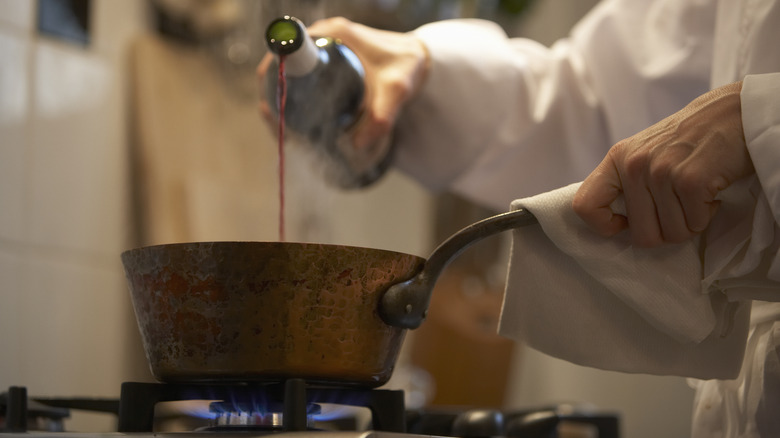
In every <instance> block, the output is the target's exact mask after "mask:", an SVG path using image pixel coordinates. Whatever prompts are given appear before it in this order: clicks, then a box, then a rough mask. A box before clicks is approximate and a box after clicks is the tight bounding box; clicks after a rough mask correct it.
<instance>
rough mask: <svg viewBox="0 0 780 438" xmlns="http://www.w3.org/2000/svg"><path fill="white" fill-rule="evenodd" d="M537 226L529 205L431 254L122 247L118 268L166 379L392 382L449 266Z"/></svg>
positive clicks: (214, 245)
mask: <svg viewBox="0 0 780 438" xmlns="http://www.w3.org/2000/svg"><path fill="white" fill-rule="evenodd" d="M532 223H536V219H535V218H534V216H533V215H531V214H530V213H529V212H527V211H525V210H518V211H513V212H509V213H504V214H501V215H498V216H493V217H491V218H488V219H485V220H482V221H480V222H477V223H475V224H473V225H470V226H468V227H466V228H464V229H463V230H461V231H459V232H458V233H456V234H454V235H453V236H452V237H450V238H449V239H448V240H447V241H445V242H444V243H442V244H441V245H440V246H439V247H438V248H436V250H434V252H433V253H432V254H431V256H430V257H429V258H428V260H425V259H423V258H420V257H417V256H413V255H409V254H402V253H398V252H392V251H385V250H378V249H369V248H359V247H348V246H339V245H323V244H311V243H281V242H195V243H177V244H168V245H157V246H149V247H143V248H137V249H132V250H128V251H125V252H124V253H122V263H123V265H124V268H125V273H126V276H127V281H128V284H129V288H130V292H131V295H132V301H133V307H134V309H135V314H136V318H137V321H138V325H139V329H140V331H141V335H142V339H143V343H144V349H145V351H146V355H147V358H148V360H149V365H150V368H151V370H152V373H153V375H154V376H155V377H156V378H157V379H158V380H160V381H162V382H169V383H174V382H177V383H195V382H226V381H233V382H266V381H267V382H273V381H281V380H284V379H287V378H292V377H295V378H303V379H305V380H307V381H310V382H316V383H325V384H334V385H342V386H363V387H375V386H380V385H382V384H384V383H385V382H387V380H388V379H389V378H390V375H391V374H392V371H393V367H394V365H395V361H396V359H397V357H398V353H399V350H400V348H401V343H402V342H403V338H404V334H405V332H406V329H410V328H416V327H418V326H419V325H420V324H421V323H422V321H423V320H424V318H425V314H426V312H427V309H428V304H429V302H430V297H431V291H432V289H433V286H434V283H435V282H436V279H437V278H438V276H439V274H440V273H441V272H442V271H443V270H444V268H445V267H446V266H447V265H448V264H449V262H450V261H451V260H452V259H453V258H454V257H456V256H457V255H458V254H460V253H461V252H462V251H463V250H465V249H466V248H467V247H468V246H470V245H471V244H473V243H475V242H477V241H479V240H481V239H482V238H484V237H487V236H489V235H492V234H495V233H498V232H501V231H505V230H509V229H512V228H517V227H520V226H524V225H529V224H532Z"/></svg>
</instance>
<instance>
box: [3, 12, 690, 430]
mask: <svg viewBox="0 0 780 438" xmlns="http://www.w3.org/2000/svg"><path fill="white" fill-rule="evenodd" d="M593 3H594V1H593V0H587V1H586V0H538V1H536V2H527V1H522V0H515V1H511V0H508V1H507V0H428V1H421V0H414V1H412V0H360V1H358V0H352V1H350V0H341V1H327V2H325V1H317V0H297V1H293V0H284V1H281V0H243V1H240V0H232V1H231V0H223V1H211V0H195V1H188V0H155V1H152V0H127V1H109V0H93V1H89V0H82V1H78V0H72V1H68V0H38V1H36V0H0V285H1V286H0V293H2V301H0V392H2V391H3V390H4V389H5V388H7V387H9V386H11V385H18V386H26V387H27V388H28V391H29V393H30V394H31V395H38V396H90V397H118V395H119V386H120V384H121V382H123V381H128V380H139V381H148V380H150V377H149V372H148V369H147V365H146V361H145V358H144V357H143V353H142V349H141V345H140V339H139V337H138V334H137V329H136V325H135V320H134V317H133V314H132V308H131V305H130V301H129V295H128V293H127V290H126V286H125V283H124V281H125V280H124V274H123V272H122V267H121V264H120V261H119V254H120V253H121V252H122V251H123V250H124V249H127V248H129V247H132V246H137V245H141V244H150V243H164V242H174V241H186V240H276V239H277V237H278V234H277V215H278V201H277V185H276V184H277V183H276V144H275V140H274V139H273V135H272V134H271V132H270V130H269V128H268V127H267V126H265V124H264V123H262V122H261V120H260V118H259V116H258V113H257V109H256V105H257V94H256V93H257V91H256V84H255V82H254V76H253V70H254V65H255V64H256V62H257V60H258V59H259V57H260V56H261V55H262V52H263V49H264V47H263V44H262V42H261V40H260V35H261V33H262V31H263V30H264V24H265V23H266V22H267V21H269V20H270V19H272V18H274V17H276V16H277V15H280V14H282V13H292V14H295V15H298V16H300V17H301V18H302V19H304V21H306V22H310V21H312V20H313V19H316V18H320V17H324V16H328V15H347V16H349V17H351V18H353V19H355V20H358V21H362V22H365V23H367V24H370V25H373V26H378V27H384V28H389V29H397V30H407V29H412V28H414V27H416V26H418V25H420V24H422V23H423V22H425V21H430V20H437V19H443V18H452V17H458V16H480V17H484V18H489V19H493V20H495V21H497V22H499V23H500V24H502V25H503V26H504V27H505V28H506V29H507V31H508V32H509V33H511V34H513V35H522V36H530V37H533V38H536V39H538V40H540V41H542V42H543V43H551V42H552V41H554V40H555V39H556V38H558V37H560V36H562V35H565V33H566V32H567V31H568V29H569V28H570V26H571V25H572V23H574V22H575V21H576V20H577V18H579V17H580V16H581V15H582V14H583V13H585V12H586V11H587V9H589V8H590V7H591V6H592V5H593ZM74 12H75V13H74ZM288 153H289V154H290V155H289V157H288V161H287V163H288V166H289V168H288V175H289V176H288V184H289V187H288V192H287V193H288V195H287V196H288V210H287V211H288V239H289V240H309V241H318V242H326V243H339V244H352V245H359V246H367V247H376V248H385V249H392V250H397V251H402V252H408V253H413V254H418V255H422V256H426V255H427V254H429V253H430V251H431V250H432V249H433V247H434V246H435V245H436V244H437V243H439V242H440V241H442V240H443V239H444V238H445V237H446V236H447V235H449V234H450V233H451V232H453V231H455V230H457V229H458V228H460V227H462V226H464V225H467V224H469V223H471V222H473V221H475V220H478V219H480V218H482V217H484V216H487V215H489V214H491V213H492V212H489V211H485V210H482V209H480V208H478V207H476V206H473V205H470V204H468V203H466V202H465V201H462V200H460V199H458V198H457V197H454V196H451V195H433V194H430V193H427V192H425V191H424V190H422V189H421V188H420V187H419V186H417V185H416V184H415V183H414V182H412V181H410V180H408V179H406V178H405V177H404V176H403V175H400V174H397V173H394V172H391V173H390V174H389V175H388V176H387V177H386V178H384V179H383V180H382V181H381V182H380V183H379V184H377V185H376V186H374V187H371V188H370V189H368V190H365V191H360V192H348V193H343V192H339V191H337V190H333V189H331V188H329V187H327V186H325V185H323V184H322V183H321V182H320V179H319V178H318V176H317V175H316V172H314V171H312V170H311V169H312V167H311V166H310V165H309V163H307V160H310V158H309V157H308V156H307V155H306V154H305V153H302V152H300V150H299V149H297V148H294V147H291V148H289V152H288ZM507 249H508V247H507V242H506V240H505V239H503V238H494V239H492V240H490V241H488V242H484V243H480V244H478V245H477V246H475V247H474V248H472V249H470V250H468V251H467V252H466V253H465V254H464V255H463V256H462V257H461V258H460V259H458V260H456V262H455V263H454V264H453V266H452V267H451V269H450V270H449V272H448V273H447V274H446V275H445V276H444V277H443V278H442V279H441V281H440V283H439V285H438V286H437V290H436V292H435V294H434V303H433V304H432V305H433V309H432V311H431V317H430V319H429V321H427V322H426V324H424V325H423V327H422V328H421V329H420V330H418V331H416V332H414V333H413V334H412V336H410V337H409V338H408V339H407V343H406V351H405V352H404V357H403V358H402V361H401V363H400V364H399V367H398V370H397V372H396V376H395V377H394V378H393V381H391V383H390V384H389V385H390V386H391V387H392V386H395V387H400V388H405V389H407V390H408V397H409V403H411V404H420V403H428V404H437V405H439V404H463V405H478V406H503V407H506V408H520V407H529V406H544V405H547V404H550V403H558V402H589V403H592V404H594V405H595V406H597V407H598V408H600V409H603V410H608V411H617V412H620V413H621V414H622V421H623V432H624V434H625V436H626V437H629V438H649V437H656V436H670V437H683V436H687V435H688V428H689V425H690V414H691V401H692V391H691V390H690V389H689V388H688V387H687V385H686V383H685V381H684V379H680V378H665V377H653V376H642V375H627V374H620V373H610V372H604V371H598V370H592V369H586V368H582V367H577V366H574V365H571V364H568V363H566V362H562V361H559V360H555V359H552V358H549V357H547V356H544V355H542V354H540V353H537V352H534V351H532V350H530V349H528V348H523V347H521V346H518V345H514V344H512V343H511V342H509V341H507V340H504V339H501V338H498V337H497V336H496V335H495V334H494V331H495V323H496V316H497V311H498V305H499V303H500V294H501V287H502V281H503V275H504V273H505V270H504V263H505V254H506V251H507ZM114 427H115V425H114V418H112V417H111V416H110V415H105V414H90V413H84V412H74V413H73V417H72V418H71V419H70V420H69V421H68V423H67V428H68V429H70V430H80V431H105V430H112V428H114Z"/></svg>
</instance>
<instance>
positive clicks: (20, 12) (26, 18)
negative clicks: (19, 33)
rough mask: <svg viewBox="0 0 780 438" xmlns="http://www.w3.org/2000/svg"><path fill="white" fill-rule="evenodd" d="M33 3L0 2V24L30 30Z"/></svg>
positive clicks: (31, 0) (33, 8) (16, 0)
mask: <svg viewBox="0 0 780 438" xmlns="http://www.w3.org/2000/svg"><path fill="white" fill-rule="evenodd" d="M35 3H36V2H35V1H34V0H0V24H9V25H11V26H14V27H16V28H19V29H23V30H31V29H32V27H33V12H34V10H35Z"/></svg>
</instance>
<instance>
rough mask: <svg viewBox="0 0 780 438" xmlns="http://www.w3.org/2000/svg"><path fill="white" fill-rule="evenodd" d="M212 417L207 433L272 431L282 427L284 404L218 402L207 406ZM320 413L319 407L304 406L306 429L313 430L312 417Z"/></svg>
mask: <svg viewBox="0 0 780 438" xmlns="http://www.w3.org/2000/svg"><path fill="white" fill-rule="evenodd" d="M209 412H210V413H211V414H212V415H213V420H212V425H211V426H210V427H208V428H205V430H207V431H220V432H221V431H233V430H243V431H255V430H259V431H274V430H282V429H283V427H284V404H282V403H277V402H271V403H261V404H258V403H250V402H228V401H219V402H212V403H211V404H209ZM321 412H322V408H321V407H320V405H318V404H315V403H307V404H306V426H307V429H313V428H314V416H315V415H318V414H320V413H321Z"/></svg>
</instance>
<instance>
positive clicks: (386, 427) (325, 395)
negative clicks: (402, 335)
mask: <svg viewBox="0 0 780 438" xmlns="http://www.w3.org/2000/svg"><path fill="white" fill-rule="evenodd" d="M184 400H214V401H217V402H216V403H214V402H212V403H211V404H210V410H211V413H212V414H220V415H213V416H214V417H216V419H215V421H214V423H213V427H214V428H217V429H219V430H222V429H223V428H228V427H235V428H236V429H247V428H250V427H251V428H257V427H260V428H264V429H265V430H281V431H286V432H292V431H307V430H311V429H312V428H313V423H312V416H313V415H316V413H317V412H319V410H320V409H321V408H320V404H336V405H344V406H357V407H364V408H368V409H369V411H371V427H372V428H373V429H374V430H377V431H385V432H404V431H405V430H406V409H405V405H404V393H403V391H396V390H385V389H357V388H343V387H322V386H317V385H309V384H307V383H306V382H305V381H304V380H302V379H289V380H286V381H285V382H283V383H273V384H164V383H138V382H125V383H123V384H122V393H121V396H120V403H119V432H152V431H153V430H152V429H153V425H154V407H155V405H156V404H157V403H159V402H168V401H184ZM269 407H270V408H269ZM215 411H224V412H223V413H219V412H215ZM253 423H258V424H253ZM231 430H234V429H231ZM209 431H214V429H211V428H209Z"/></svg>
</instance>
